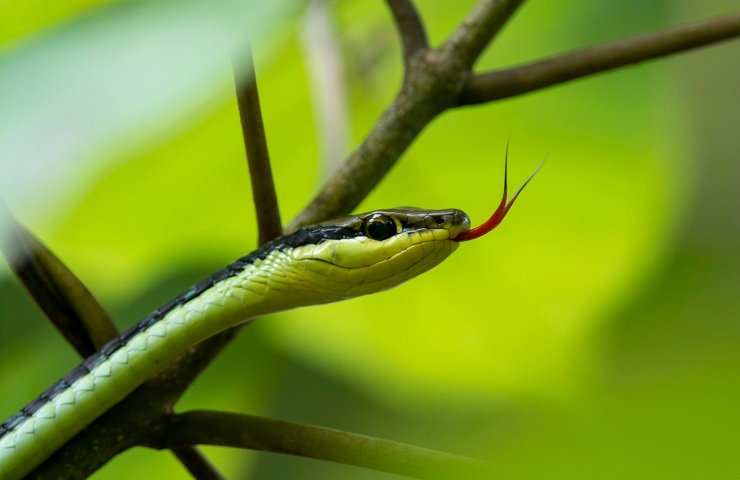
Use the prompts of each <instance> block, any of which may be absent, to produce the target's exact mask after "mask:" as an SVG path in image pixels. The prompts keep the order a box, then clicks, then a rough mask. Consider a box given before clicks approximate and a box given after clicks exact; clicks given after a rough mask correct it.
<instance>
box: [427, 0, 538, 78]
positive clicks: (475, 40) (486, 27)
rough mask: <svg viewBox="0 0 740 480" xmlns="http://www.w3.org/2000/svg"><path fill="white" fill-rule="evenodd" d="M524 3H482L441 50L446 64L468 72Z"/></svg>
mask: <svg viewBox="0 0 740 480" xmlns="http://www.w3.org/2000/svg"><path fill="white" fill-rule="evenodd" d="M523 3H524V0H481V1H480V2H478V4H476V6H475V7H474V8H473V10H472V11H471V12H470V13H469V14H468V16H467V17H466V18H465V20H464V21H463V23H462V24H461V25H460V26H459V27H458V28H457V30H455V31H454V32H453V33H452V35H450V38H449V39H448V40H447V42H445V44H444V45H443V46H442V47H441V48H440V50H441V52H442V54H443V56H444V57H445V59H446V60H447V61H449V62H453V61H454V62H459V63H460V65H462V66H463V67H464V68H468V69H469V68H471V67H472V66H473V64H474V63H475V61H476V60H477V59H478V57H479V56H480V54H481V53H483V50H485V49H486V47H487V46H488V45H490V43H491V42H492V41H493V39H494V38H495V37H496V35H498V33H499V32H500V31H501V29H502V28H503V27H504V25H506V23H507V22H508V21H509V19H510V18H511V16H512V15H513V14H514V12H516V10H517V9H518V8H519V7H520V6H521V5H522V4H523Z"/></svg>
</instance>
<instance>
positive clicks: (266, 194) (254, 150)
mask: <svg viewBox="0 0 740 480" xmlns="http://www.w3.org/2000/svg"><path fill="white" fill-rule="evenodd" d="M244 57H245V58H244V59H243V60H242V61H238V60H234V83H235V84H236V98H237V103H238V104H239V116H240V118H241V123H242V136H243V137H244V147H245V148H246V150H247V162H248V164H249V177H250V178H251V180H252V182H251V183H252V197H253V198H254V208H255V210H256V211H257V225H258V227H259V244H260V245H262V244H263V243H265V242H268V241H270V240H272V239H273V238H277V237H279V236H280V235H282V233H283V225H282V223H281V221H280V209H279V208H278V200H277V194H276V193H275V182H274V180H273V178H272V168H271V167H270V154H269V153H268V151H267V139H266V138H265V127H264V124H263V122H262V110H261V108H260V98H259V92H258V91H257V79H256V75H255V73H254V60H253V59H252V48H251V46H250V47H247V48H245V49H244Z"/></svg>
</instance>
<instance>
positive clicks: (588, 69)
mask: <svg viewBox="0 0 740 480" xmlns="http://www.w3.org/2000/svg"><path fill="white" fill-rule="evenodd" d="M738 36H740V14H737V13H736V14H730V15H725V16H722V17H717V18H714V19H711V20H707V21H704V22H697V23H692V24H689V25H683V26H680V27H674V28H669V29H666V30H662V31H658V32H653V33H647V34H644V35H640V36H636V37H629V38H626V39H622V40H617V41H614V42H609V43H605V44H603V45H596V46H593V47H588V48H584V49H582V50H577V51H575V52H571V53H566V54H564V55H558V56H555V57H552V58H548V59H545V60H540V61H537V62H534V63H530V64H528V65H523V66H519V67H515V68H510V69H506V70H500V71H496V72H490V73H483V74H479V75H475V76H474V77H473V78H472V79H471V80H470V84H469V85H468V87H467V88H466V89H465V91H464V92H463V94H462V96H461V98H460V105H472V104H478V103H484V102H490V101H492V100H498V99H501V98H507V97H513V96H515V95H521V94H522V93H526V92H531V91H533V90H540V89H543V88H546V87H549V86H552V85H557V84H560V83H564V82H567V81H569V80H574V79H578V78H582V77H585V76H588V75H593V74H595V73H600V72H604V71H607V70H613V69H615V68H619V67H623V66H625V65H631V64H635V63H638V62H642V61H645V60H649V59H652V58H657V57H663V56H667V55H671V54H674V53H678V52H684V51H687V50H691V49H695V48H699V47H704V46H707V45H710V44H714V43H718V42H721V41H724V40H729V39H731V38H736V37H738Z"/></svg>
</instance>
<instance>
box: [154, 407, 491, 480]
mask: <svg viewBox="0 0 740 480" xmlns="http://www.w3.org/2000/svg"><path fill="white" fill-rule="evenodd" d="M170 420H171V421H170V423H169V424H168V425H167V427H166V428H165V430H164V433H163V439H162V441H163V443H162V445H161V447H166V448H172V447H177V446H178V445H182V444H208V445H221V446H227V447H239V448H248V449H252V450H263V451H269V452H275V453H285V454H288V455H298V456H301V457H307V458H315V459H319V460H328V461H332V462H337V463H342V464H346V465H355V466H358V467H364V468H369V469H372V470H377V471H382V472H389V473H396V474H400V475H407V476H411V477H414V478H441V477H443V478H447V477H450V478H451V476H452V475H454V478H471V476H473V475H481V474H482V473H483V472H485V471H486V469H487V468H489V467H490V466H489V465H488V464H487V463H485V462H482V461H479V460H474V459H471V458H467V457H461V456H458V455H452V454H449V453H444V452H440V451H436V450H429V449H426V448H421V447H416V446H412V445H407V444H403V443H398V442H392V441H389V440H383V439H379V438H374V437H368V436H365V435H358V434H355V433H348V432H342V431H340V430H334V429H330V428H324V427H317V426H313V425H304V424H298V423H291V422H284V421H281V420H274V419H270V418H264V417H257V416H253V415H239V414H234V413H225V412H213V411H193V412H187V413H183V414H180V415H175V416H173V417H171V418H170Z"/></svg>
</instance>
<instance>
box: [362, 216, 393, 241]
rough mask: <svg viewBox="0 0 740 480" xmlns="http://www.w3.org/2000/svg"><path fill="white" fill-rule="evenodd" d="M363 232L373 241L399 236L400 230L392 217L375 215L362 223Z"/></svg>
mask: <svg viewBox="0 0 740 480" xmlns="http://www.w3.org/2000/svg"><path fill="white" fill-rule="evenodd" d="M362 231H363V232H364V233H365V235H367V236H368V237H370V238H372V239H373V240H385V239H388V238H391V237H392V236H393V235H395V234H397V233H398V228H397V227H396V222H394V221H393V219H392V218H391V217H389V216H387V215H383V214H382V213H375V214H373V215H370V216H369V217H367V218H366V219H365V221H364V222H362Z"/></svg>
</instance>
